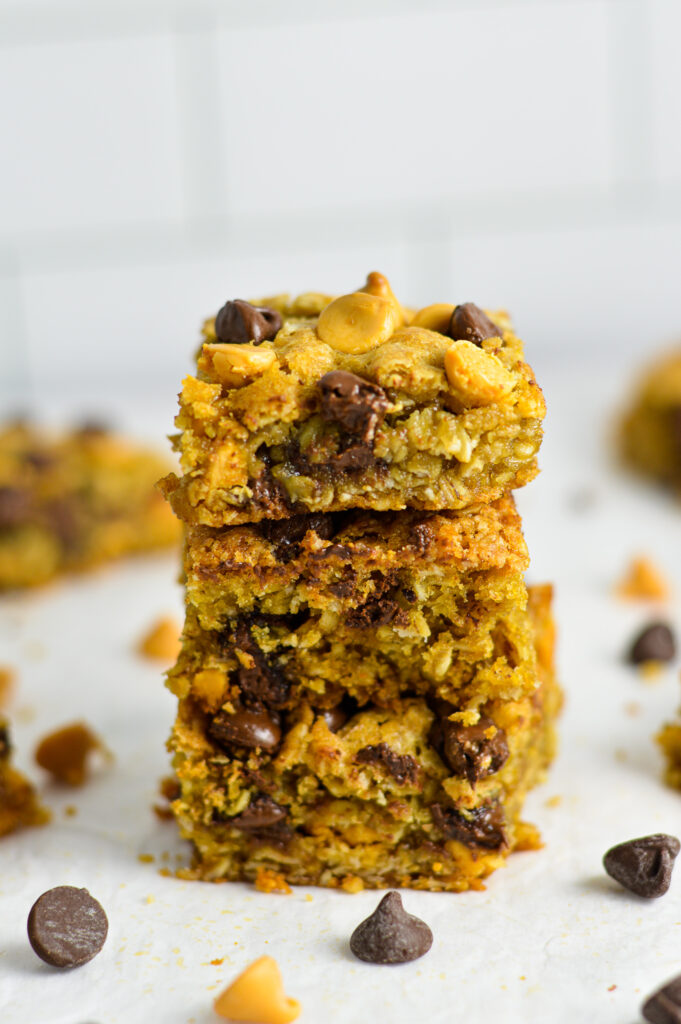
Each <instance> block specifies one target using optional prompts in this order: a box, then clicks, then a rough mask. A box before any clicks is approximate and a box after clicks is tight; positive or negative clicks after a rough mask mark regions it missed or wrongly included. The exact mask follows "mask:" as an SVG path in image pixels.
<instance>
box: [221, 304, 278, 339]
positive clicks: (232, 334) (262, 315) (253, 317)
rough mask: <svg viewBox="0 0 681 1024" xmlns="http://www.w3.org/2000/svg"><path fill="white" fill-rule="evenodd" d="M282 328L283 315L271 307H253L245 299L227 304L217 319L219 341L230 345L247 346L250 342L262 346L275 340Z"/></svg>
mask: <svg viewBox="0 0 681 1024" xmlns="http://www.w3.org/2000/svg"><path fill="white" fill-rule="evenodd" d="M280 327H281V315H280V314H279V313H278V312H277V311H276V309H270V308H269V306H252V305H251V304H250V302H244V301H243V299H234V300H233V301H232V302H226V303H225V304H224V306H223V307H222V309H221V310H220V311H219V312H218V314H217V316H216V317H215V335H216V337H217V339H218V341H223V342H226V343H227V344H230V345H245V344H246V343H247V342H249V341H253V342H255V344H256V345H260V344H261V342H263V341H269V340H270V339H271V338H274V337H275V335H276V333H277V331H278V330H279V328H280Z"/></svg>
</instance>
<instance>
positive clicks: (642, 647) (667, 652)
mask: <svg viewBox="0 0 681 1024" xmlns="http://www.w3.org/2000/svg"><path fill="white" fill-rule="evenodd" d="M675 657H676V641H675V639H674V634H673V633H672V631H671V629H670V628H669V626H668V625H667V624H666V622H651V623H650V625H649V626H646V628H645V629H643V630H642V631H641V632H640V633H639V634H638V636H637V637H636V639H635V640H634V642H633V644H632V645H631V648H630V650H629V661H630V663H631V664H632V665H640V664H641V663H642V662H644V661H673V660H674V658H675Z"/></svg>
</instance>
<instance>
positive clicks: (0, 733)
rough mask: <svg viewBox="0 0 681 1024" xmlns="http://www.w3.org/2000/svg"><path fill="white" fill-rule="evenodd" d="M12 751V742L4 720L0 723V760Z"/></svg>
mask: <svg viewBox="0 0 681 1024" xmlns="http://www.w3.org/2000/svg"><path fill="white" fill-rule="evenodd" d="M11 753H12V744H11V742H10V738H9V729H8V728H7V726H6V725H5V723H4V722H1V723H0V760H3V759H6V758H8V757H9V755H10V754H11Z"/></svg>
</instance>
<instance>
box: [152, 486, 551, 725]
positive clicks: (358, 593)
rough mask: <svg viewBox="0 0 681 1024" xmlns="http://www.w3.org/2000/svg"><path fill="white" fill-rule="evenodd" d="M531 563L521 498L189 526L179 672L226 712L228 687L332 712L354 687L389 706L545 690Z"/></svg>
mask: <svg viewBox="0 0 681 1024" xmlns="http://www.w3.org/2000/svg"><path fill="white" fill-rule="evenodd" d="M527 564H528V555H527V548H526V546H525V541H524V539H523V536H522V532H521V524H520V518H519V516H518V513H517V511H516V509H515V504H514V502H513V498H512V497H510V496H506V497H504V498H502V499H500V500H499V501H498V502H496V503H493V504H491V505H482V506H477V507H473V508H471V509H465V510H461V511H458V512H442V513H424V512H415V511H407V512H401V513H396V512H382V513H381V512H378V513H376V512H373V513H370V512H363V511H358V512H341V513H327V514H326V515H324V514H317V515H315V514H309V515H304V516H296V517H293V518H291V519H287V520H283V521H281V520H280V521H274V522H261V523H259V524H255V525H253V526H235V527H225V528H223V529H222V530H214V529H210V528H208V527H189V528H188V530H187V534H186V545H185V558H184V572H185V581H186V593H187V620H186V623H185V633H184V647H183V653H182V655H181V657H180V659H179V661H178V663H177V665H176V667H175V668H174V669H173V670H172V672H171V675H170V681H171V684H172V686H173V688H174V689H175V691H176V692H177V693H178V694H182V693H184V692H186V691H187V690H188V689H191V690H192V692H194V693H195V694H197V693H201V694H202V699H203V702H204V704H205V706H206V708H207V709H210V710H211V711H213V712H215V711H217V710H218V708H219V707H220V706H221V705H222V704H223V703H224V702H225V701H226V700H229V699H239V700H241V701H243V702H245V703H246V704H251V705H258V704H263V705H265V706H267V707H269V708H273V709H275V710H281V709H283V708H287V709H291V708H294V707H295V706H296V705H297V703H298V702H299V701H301V700H303V701H311V702H312V704H313V705H314V706H315V707H316V708H317V709H319V710H322V709H323V710H328V711H329V712H330V713H331V710H332V709H336V708H337V706H338V705H339V704H340V703H341V702H342V700H343V698H346V699H347V698H352V699H353V700H355V701H357V702H359V703H360V704H361V705H364V704H366V703H367V701H369V700H371V701H373V702H374V703H378V704H380V705H381V706H387V705H389V703H390V702H391V701H392V700H394V699H396V698H398V697H400V696H402V695H403V694H404V693H406V692H409V693H410V694H412V695H421V694H434V695H436V696H438V697H440V698H442V699H444V700H457V701H460V700H462V699H464V698H465V696H466V695H468V694H470V698H471V699H473V700H477V701H478V702H480V701H482V700H485V699H492V698H494V697H503V698H505V699H515V698H517V697H519V696H522V695H523V694H527V693H531V692H532V691H533V690H534V689H535V687H536V674H535V664H534V655H533V649H532V634H531V628H530V624H529V620H528V616H527V611H526V605H527V591H526V588H525V583H524V580H523V572H524V570H525V569H526V568H527ZM190 681H191V682H190ZM334 713H335V714H337V713H338V711H334Z"/></svg>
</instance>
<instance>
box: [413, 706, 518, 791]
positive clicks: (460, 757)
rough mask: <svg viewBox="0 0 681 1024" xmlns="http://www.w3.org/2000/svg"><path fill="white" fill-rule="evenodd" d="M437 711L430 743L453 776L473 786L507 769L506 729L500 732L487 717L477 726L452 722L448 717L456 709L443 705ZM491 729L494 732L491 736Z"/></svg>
mask: <svg viewBox="0 0 681 1024" xmlns="http://www.w3.org/2000/svg"><path fill="white" fill-rule="evenodd" d="M438 711H439V714H440V718H439V719H436V720H435V721H434V722H433V727H432V729H431V731H430V741H431V743H432V745H433V746H434V747H435V748H436V749H437V750H438V751H439V752H440V753H441V756H442V759H443V761H444V762H445V763H446V764H448V765H449V767H450V768H451V769H452V772H453V773H454V775H461V776H463V777H464V778H466V779H468V781H469V782H470V783H471V785H472V784H473V783H474V782H477V781H478V779H485V778H487V776H488V775H494V774H495V772H498V771H499V770H500V769H501V768H502V767H503V766H504V764H505V763H506V761H507V760H508V744H507V742H506V733H505V732H504V730H503V729H497V728H496V727H495V725H494V722H493V721H492V720H491V719H489V718H485V717H482V718H480V720H479V721H478V722H477V723H476V724H475V725H461V723H460V722H450V721H449V719H448V717H447V715H449V714H451V712H452V711H454V708H453V707H452V706H450V705H447V704H446V703H444V702H443V706H442V707H438ZM492 729H494V730H495V731H494V733H493V735H492V736H489V735H488V733H489V732H490V730H492Z"/></svg>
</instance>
